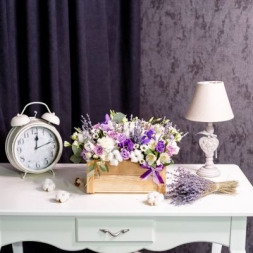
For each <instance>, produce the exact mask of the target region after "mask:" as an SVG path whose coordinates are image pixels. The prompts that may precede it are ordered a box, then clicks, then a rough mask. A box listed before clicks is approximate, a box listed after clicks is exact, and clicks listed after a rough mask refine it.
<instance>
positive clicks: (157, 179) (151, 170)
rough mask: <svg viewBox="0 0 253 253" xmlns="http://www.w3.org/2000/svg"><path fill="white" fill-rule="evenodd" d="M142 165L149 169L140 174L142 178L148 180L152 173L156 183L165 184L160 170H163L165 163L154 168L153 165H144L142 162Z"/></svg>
mask: <svg viewBox="0 0 253 253" xmlns="http://www.w3.org/2000/svg"><path fill="white" fill-rule="evenodd" d="M141 167H142V168H143V169H147V171H146V172H144V173H143V174H142V175H141V176H140V178H141V179H142V180H147V179H148V178H149V176H150V175H151V174H152V176H153V181H154V183H156V184H164V181H163V179H162V177H161V176H160V172H161V171H162V170H163V165H162V164H161V165H158V166H157V167H156V168H153V167H151V166H148V165H144V164H142V165H141Z"/></svg>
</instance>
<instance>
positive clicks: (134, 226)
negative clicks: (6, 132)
mask: <svg viewBox="0 0 253 253" xmlns="http://www.w3.org/2000/svg"><path fill="white" fill-rule="evenodd" d="M176 166H178V165H173V166H170V167H169V170H172V169H173V168H175V167H176ZM183 166H184V167H187V168H190V169H193V170H197V169H198V168H199V167H200V165H183ZM218 168H219V169H220V170H221V176H220V177H218V178H214V179H213V180H216V181H225V180H238V181H239V187H238V193H237V194H236V195H235V196H229V195H224V194H212V195H209V196H206V197H204V198H202V199H200V200H198V201H196V202H195V203H193V204H191V205H185V206H173V205H171V204H170V201H169V200H165V201H164V202H163V203H162V204H161V205H159V206H149V205H148V204H147V203H146V195H145V194H144V195H143V194H94V195H88V194H86V193H85V190H84V189H81V188H78V187H76V186H75V185H74V180H75V178H76V177H84V165H73V164H58V165H57V166H56V167H55V176H53V175H52V174H50V173H44V174H41V175H30V174H29V175H27V176H26V178H25V179H21V176H20V174H19V172H18V171H16V170H15V169H13V168H12V167H11V166H10V165H9V164H0V190H1V192H0V248H1V246H4V245H7V244H13V249H14V253H19V252H22V251H23V250H22V241H38V242H44V243H48V244H51V245H54V246H56V247H58V248H61V249H64V250H81V249H85V248H89V249H91V250H93V251H96V252H105V253H127V252H134V251H137V250H141V249H143V248H145V249H148V250H151V251H164V250H168V249H171V248H174V247H176V246H178V245H181V244H184V243H189V242H197V241H199V242H212V243H213V248H212V253H219V252H220V251H221V245H225V246H228V247H229V249H230V252H231V253H245V252H246V251H245V240H246V222H247V216H253V198H252V196H253V187H252V186H251V184H250V182H249V181H248V180H247V178H246V177H245V176H244V174H243V173H242V172H241V170H240V168H239V167H238V166H236V165H218ZM45 178H52V179H53V180H54V182H55V183H56V186H57V189H58V190H66V191H68V192H70V193H71V197H70V199H69V201H67V202H65V203H62V204H60V203H57V202H56V201H55V192H45V191H43V190H42V183H43V181H44V179H45ZM100 229H106V230H108V231H110V232H111V233H117V232H120V231H121V232H122V233H120V235H118V236H115V237H114V236H112V235H110V234H109V233H104V232H102V231H101V230H100ZM124 232H125V233H124Z"/></svg>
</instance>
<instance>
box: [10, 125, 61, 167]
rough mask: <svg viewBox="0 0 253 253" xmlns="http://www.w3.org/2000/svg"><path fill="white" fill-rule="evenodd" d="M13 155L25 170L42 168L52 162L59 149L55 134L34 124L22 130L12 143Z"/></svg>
mask: <svg viewBox="0 0 253 253" xmlns="http://www.w3.org/2000/svg"><path fill="white" fill-rule="evenodd" d="M14 150H15V157H16V159H17V161H18V163H20V164H21V165H22V166H24V167H25V168H26V169H27V170H31V171H34V170H37V171H39V170H43V169H46V168H47V167H48V166H50V164H52V163H53V162H54V161H55V159H56V157H57V155H58V150H59V143H58V140H57V138H56V136H55V134H54V133H53V132H52V131H51V130H50V129H48V128H46V127H40V126H35V127H31V128H29V129H27V130H25V131H24V132H22V133H21V134H20V135H19V136H18V137H17V139H16V141H15V144H14Z"/></svg>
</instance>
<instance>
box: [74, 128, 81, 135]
mask: <svg viewBox="0 0 253 253" xmlns="http://www.w3.org/2000/svg"><path fill="white" fill-rule="evenodd" d="M74 129H75V130H76V131H77V132H78V133H79V134H81V133H82V131H81V129H80V128H79V127H74Z"/></svg>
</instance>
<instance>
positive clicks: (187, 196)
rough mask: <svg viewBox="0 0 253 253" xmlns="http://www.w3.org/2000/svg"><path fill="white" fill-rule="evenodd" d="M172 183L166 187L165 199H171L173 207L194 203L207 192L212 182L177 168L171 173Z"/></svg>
mask: <svg viewBox="0 0 253 253" xmlns="http://www.w3.org/2000/svg"><path fill="white" fill-rule="evenodd" d="M172 175H173V180H172V183H170V184H169V185H167V187H168V192H167V194H166V197H167V198H171V199H172V201H171V203H172V204H174V205H185V204H189V203H192V202H194V201H195V200H197V199H199V198H200V197H202V196H205V194H206V193H207V192H208V190H209V188H210V186H211V184H212V183H213V182H212V181H210V180H208V179H205V178H202V177H199V176H197V175H195V174H192V173H191V172H189V171H186V170H185V169H184V168H180V167H178V168H177V169H176V170H175V173H172Z"/></svg>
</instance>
